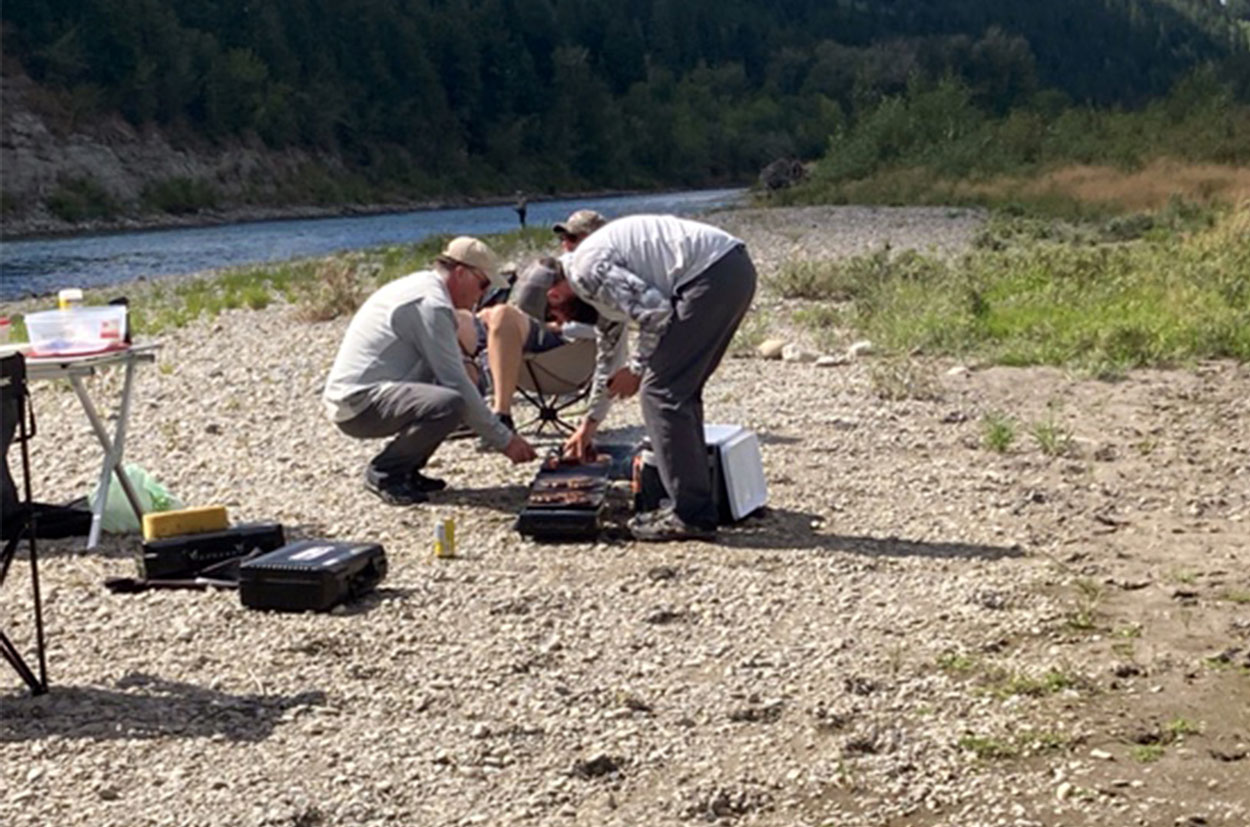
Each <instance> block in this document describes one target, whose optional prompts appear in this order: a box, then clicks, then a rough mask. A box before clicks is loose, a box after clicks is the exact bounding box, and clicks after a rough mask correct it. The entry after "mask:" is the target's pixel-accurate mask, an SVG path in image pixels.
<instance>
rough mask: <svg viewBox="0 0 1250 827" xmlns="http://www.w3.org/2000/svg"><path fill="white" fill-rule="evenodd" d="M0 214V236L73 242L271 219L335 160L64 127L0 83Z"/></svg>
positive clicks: (27, 91)
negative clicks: (86, 236)
mask: <svg viewBox="0 0 1250 827" xmlns="http://www.w3.org/2000/svg"><path fill="white" fill-rule="evenodd" d="M0 96H2V99H0V191H2V193H3V195H2V199H0V207H2V209H3V224H2V230H3V234H4V235H6V236H13V235H22V234H31V233H58V232H76V231H84V230H98V229H120V228H131V227H147V226H161V225H177V224H191V223H204V222H205V221H213V220H226V219H229V220H236V219H240V218H249V217H254V218H261V217H268V216H269V215H271V214H301V213H306V214H316V213H321V212H327V211H332V210H333V209H335V208H332V207H329V206H324V205H323V206H320V207H319V206H316V205H315V204H312V205H310V206H308V207H306V208H301V207H300V206H299V205H298V203H296V205H295V206H291V199H290V194H289V193H285V192H284V191H283V188H284V186H288V187H289V185H290V183H291V182H296V181H299V180H301V178H304V179H306V178H307V176H308V173H309V171H310V170H316V172H317V174H318V175H322V176H325V175H328V174H329V175H332V174H333V173H334V172H336V171H337V172H339V173H341V172H342V165H341V163H340V162H339V161H338V159H336V158H332V157H326V156H315V155H312V154H310V153H306V152H302V151H297V150H284V151H282V152H275V151H273V150H270V149H268V148H266V147H265V146H264V145H263V144H262V143H260V142H259V141H254V142H250V143H249V142H237V141H236V142H233V143H230V144H221V145H218V144H209V143H207V142H204V141H188V142H180V143H179V144H178V145H175V144H174V143H172V142H171V141H170V140H169V138H168V137H167V136H166V135H165V134H163V133H162V132H160V131H159V130H157V129H154V128H153V129H142V130H140V129H136V128H135V127H134V126H132V125H131V124H129V123H127V122H126V121H125V120H124V119H122V118H121V117H119V116H111V117H107V118H105V119H103V120H101V121H99V122H96V123H92V124H91V125H89V126H68V127H66V126H64V124H65V123H66V122H67V121H69V120H70V119H69V118H68V117H67V116H65V113H64V112H63V111H60V110H58V108H57V106H56V105H55V103H54V102H53V103H48V102H45V101H44V97H43V93H42V92H41V90H39V89H38V87H36V85H35V84H34V83H33V82H32V81H31V80H30V79H29V78H27V77H25V76H23V75H15V76H9V75H7V74H6V75H5V76H4V77H3V78H0Z"/></svg>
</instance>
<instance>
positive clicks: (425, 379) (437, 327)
mask: <svg viewBox="0 0 1250 827" xmlns="http://www.w3.org/2000/svg"><path fill="white" fill-rule="evenodd" d="M501 284H503V280H502V278H501V277H500V276H499V273H498V267H497V265H496V259H495V255H494V253H493V252H491V249H490V248H489V247H488V246H486V244H484V243H483V242H481V241H479V240H478V239H475V238H469V237H467V236H461V237H460V238H456V239H454V240H452V241H451V242H450V243H449V244H448V245H447V247H446V248H445V249H444V250H443V253H442V254H441V255H440V256H439V257H438V258H437V259H436V260H435V262H434V266H433V269H431V270H421V271H418V272H416V273H412V274H410V275H407V276H404V277H403V278H400V279H396V280H395V281H393V282H391V283H390V284H387V285H385V286H384V287H382V288H381V289H380V290H378V291H377V292H376V293H374V294H373V295H372V296H370V297H369V298H368V299H367V300H366V301H365V303H364V304H363V305H361V307H360V309H359V310H358V311H356V315H355V316H353V317H352V321H351V324H349V325H348V328H347V334H346V336H344V338H343V343H342V345H340V347H339V352H338V356H337V357H336V358H335V360H334V366H333V367H332V368H331V369H330V375H329V377H328V378H327V379H326V386H325V391H324V392H323V394H322V400H323V402H324V404H325V408H326V413H327V415H328V416H329V417H330V419H331V420H333V421H334V423H335V425H337V426H338V428H339V430H341V431H342V432H343V433H345V434H347V435H348V436H351V437H355V438H358V439H373V438H378V437H387V436H393V437H394V439H392V440H391V441H390V443H388V444H387V446H386V447H385V448H384V449H383V450H382V452H381V453H379V454H378V455H377V456H375V457H374V458H373V459H372V461H370V463H369V467H368V468H367V469H366V470H365V487H366V488H367V489H368V490H370V491H372V492H373V493H374V494H376V495H377V496H379V497H380V498H381V499H382V500H383V501H384V502H387V503H389V504H391V505H412V504H414V503H419V502H423V501H425V500H426V499H428V492H429V491H435V490H438V489H441V488H443V487H444V485H445V483H444V482H443V481H442V480H435V479H431V478H430V477H427V476H425V475H424V474H422V473H421V469H422V468H424V467H425V464H426V462H427V461H428V460H429V458H430V456H431V455H432V454H433V453H434V451H435V449H437V448H438V446H439V445H440V444H442V442H443V440H444V439H446V438H447V436H448V435H449V434H450V433H451V432H452V430H454V429H455V428H456V426H457V425H459V424H460V423H461V422H465V423H467V424H468V425H469V426H470V427H471V428H472V429H473V430H474V431H476V432H477V433H478V434H479V435H480V436H481V437H482V439H483V441H484V442H485V443H486V444H487V445H489V446H490V447H492V448H495V449H496V450H499V451H501V452H503V453H504V454H505V455H506V456H507V457H508V458H509V459H510V460H512V461H513V462H518V463H519V462H527V461H529V460H532V459H534V457H535V453H534V449H533V448H532V447H531V446H530V444H529V443H528V442H526V441H525V440H524V439H522V438H521V437H519V436H517V435H516V434H515V433H513V432H512V431H511V430H509V429H508V428H507V427H506V426H505V425H504V424H503V423H502V422H500V421H499V419H498V418H497V417H496V416H495V415H494V414H493V413H491V411H490V409H489V408H487V407H486V403H485V402H484V401H483V400H482V397H481V395H480V394H479V393H478V391H477V388H476V386H475V385H474V384H473V382H472V380H471V379H470V378H469V375H468V374H467V373H466V371H465V366H464V360H463V357H462V353H461V350H460V345H459V340H458V339H457V335H456V334H457V318H456V310H457V309H460V310H469V309H471V308H472V307H473V306H474V305H476V304H477V303H478V301H480V300H481V298H482V294H483V293H484V292H485V291H486V290H487V289H488V288H489V287H491V286H492V285H496V286H498V285H501Z"/></svg>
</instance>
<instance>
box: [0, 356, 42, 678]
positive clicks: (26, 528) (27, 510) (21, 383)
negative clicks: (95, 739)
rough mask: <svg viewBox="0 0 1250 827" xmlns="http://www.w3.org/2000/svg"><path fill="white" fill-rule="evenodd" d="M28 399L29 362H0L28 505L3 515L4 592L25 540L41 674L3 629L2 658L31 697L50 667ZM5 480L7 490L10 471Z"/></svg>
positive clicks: (4, 410)
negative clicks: (37, 547)
mask: <svg viewBox="0 0 1250 827" xmlns="http://www.w3.org/2000/svg"><path fill="white" fill-rule="evenodd" d="M27 397H28V393H27V387H26V360H25V358H24V357H23V356H22V355H21V354H14V355H12V356H8V357H5V358H4V359H2V360H0V420H2V421H3V422H2V424H3V427H4V433H3V437H4V438H3V443H4V448H6V449H7V447H8V443H9V440H10V439H11V438H12V436H13V430H15V431H16V441H17V443H18V444H19V445H21V454H22V475H23V477H24V491H23V493H24V494H25V495H26V499H25V502H16V503H14V502H9V503H7V504H6V507H5V509H4V510H5V511H6V512H7V513H5V514H4V515H3V521H4V522H6V523H8V525H6V526H4V528H5V529H6V530H5V531H4V532H3V534H4V535H6V536H7V537H8V539H7V540H5V542H4V547H3V549H0V588H3V587H4V581H5V580H6V579H7V578H8V575H9V567H10V566H11V565H12V563H13V558H14V556H15V555H16V554H17V546H18V544H19V543H20V542H21V540H22V538H25V539H26V541H27V543H28V545H29V547H30V583H31V591H32V593H33V596H34V614H35V618H34V619H35V623H34V626H35V640H34V643H35V657H36V659H37V665H38V667H39V673H38V674H36V673H35V671H34V670H33V669H31V668H30V666H28V665H27V663H26V661H25V659H23V658H22V654H21V652H20V651H18V648H17V646H16V645H14V643H13V641H12V640H10V639H9V636H8V635H6V634H5V633H4V630H3V629H0V656H3V657H4V659H5V660H7V661H8V662H9V665H10V666H12V667H13V669H14V670H15V671H16V672H17V674H18V675H19V676H20V677H21V678H22V680H23V681H25V682H26V685H27V686H29V687H30V691H31V694H33V695H42V694H44V693H45V692H47V691H48V666H47V657H46V654H45V651H44V639H43V604H42V602H41V601H40V596H39V563H38V555H37V553H36V550H35V535H36V534H37V533H38V532H37V530H36V525H35V520H36V516H35V515H36V513H37V509H36V508H35V507H34V504H33V498H32V497H31V484H30V448H29V446H28V445H27V442H28V441H29V440H30V438H31V437H33V436H34V435H35V417H34V414H33V412H32V411H31V410H30V404H29V400H28V398H27ZM11 429H12V430H11ZM5 476H6V479H5V483H6V486H5V487H6V488H7V483H8V475H7V470H6V474H5ZM10 493H12V492H10Z"/></svg>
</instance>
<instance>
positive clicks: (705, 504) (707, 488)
mask: <svg viewBox="0 0 1250 827" xmlns="http://www.w3.org/2000/svg"><path fill="white" fill-rule="evenodd" d="M566 270H567V273H566V275H567V279H566V280H565V281H563V282H558V283H556V284H555V285H553V286H552V287H551V289H550V290H548V292H547V299H548V303H549V307H550V310H551V313H552V315H553V316H555V317H556V318H557V319H560V320H566V319H569V318H571V317H572V314H573V309H574V308H575V307H576V304H577V302H579V301H581V302H587V303H589V304H590V305H591V306H592V307H594V308H595V309H596V310H597V311H598V313H599V317H598V322H597V326H596V346H597V347H596V350H597V360H596V369H595V378H594V385H593V388H592V391H591V403H590V413H589V414H588V415H587V417H586V419H584V420H583V421H582V423H581V425H580V426H578V428H577V430H576V431H575V432H574V433H573V435H572V436H571V437H569V440H568V442H567V443H566V445H565V452H566V453H567V454H570V455H572V456H574V457H578V458H584V457H586V456H587V455H588V454H590V452H591V450H592V448H591V445H592V441H593V439H594V435H595V432H596V431H597V430H598V428H599V423H600V422H601V421H602V420H603V416H604V414H606V413H607V409H608V404H609V401H610V399H611V398H612V397H630V396H633V395H634V394H635V393H636V392H637V391H638V389H639V387H640V386H641V388H642V418H643V421H644V422H645V423H646V427H647V435H648V436H650V438H651V444H652V446H653V447H654V449H655V455H656V460H657V465H658V466H659V471H660V478H661V480H662V481H663V482H664V487H665V489H666V490H667V491H668V493H669V496H670V497H671V498H672V501H673V506H672V508H671V509H661V510H659V511H655V512H652V513H650V514H643V515H639V516H638V517H635V518H634V519H633V520H632V521H631V522H630V529H631V530H632V532H633V535H634V537H635V538H637V539H639V540H682V539H711V538H713V537H715V534H716V522H717V519H716V518H717V514H716V508H715V506H714V504H713V502H714V501H713V492H712V476H711V471H710V469H709V468H708V462H707V446H706V444H705V442H704V439H703V386H704V385H706V384H707V380H708V378H709V377H710V376H711V375H712V373H713V372H714V371H715V370H716V368H717V366H718V365H719V364H720V361H721V358H722V357H723V356H724V355H725V350H726V348H728V347H729V343H730V340H732V339H733V335H734V332H735V331H736V330H737V329H738V325H739V324H741V322H742V318H743V316H745V315H746V312H747V308H749V307H750V305H751V299H752V297H753V296H754V295H755V284H756V272H755V266H754V265H753V264H752V263H751V258H750V256H748V255H747V252H746V246H745V245H744V243H743V242H742V241H741V240H740V239H738V238H735V237H734V236H732V235H730V234H729V233H726V232H724V231H723V230H720V229H718V228H716V227H712V226H710V225H708V224H703V223H700V222H698V221H690V220H686V219H682V218H675V217H673V216H667V215H636V216H630V217H627V218H620V219H617V220H616V221H613V222H611V223H610V224H608V225H607V226H605V227H603V228H602V229H599V230H596V231H595V233H594V234H593V235H591V236H590V237H589V238H587V239H586V240H585V241H583V242H582V243H581V244H580V245H579V246H578V248H577V252H575V253H574V254H573V259H572V261H571V262H570V263H569V264H568V265H567V268H566ZM631 321H632V322H634V323H635V324H637V325H638V342H637V346H636V349H635V352H634V353H633V355H632V357H631V358H630V359H629V360H628V361H627V362H626V366H625V367H623V368H620V369H619V370H617V369H615V368H614V365H613V356H614V354H615V353H616V352H617V351H618V348H620V347H621V344H622V339H623V337H624V336H625V328H626V324H627V323H629V322H631Z"/></svg>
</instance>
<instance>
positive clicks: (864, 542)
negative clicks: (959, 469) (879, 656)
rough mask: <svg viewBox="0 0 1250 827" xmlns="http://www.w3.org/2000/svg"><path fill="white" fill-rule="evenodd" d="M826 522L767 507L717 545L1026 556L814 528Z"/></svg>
mask: <svg viewBox="0 0 1250 827" xmlns="http://www.w3.org/2000/svg"><path fill="white" fill-rule="evenodd" d="M813 522H823V518H821V517H820V516H819V515H816V514H808V513H806V512H803V511H791V510H789V509H785V508H765V509H763V510H762V511H761V512H760V513H758V514H756V515H755V516H752V517H748V518H747V519H745V520H743V521H742V522H741V523H738V524H737V525H735V526H732V527H729V528H723V529H722V530H721V532H720V537H719V540H718V542H719V543H720V544H721V545H725V546H729V547H731V548H758V549H795V548H803V549H818V550H822V551H839V552H843V553H846V554H860V555H864V556H866V557H935V558H949V557H963V558H975V559H979V560H1001V559H1003V558H1005V557H1024V556H1025V554H1024V550H1023V549H1021V548H1020V547H1019V546H986V545H980V544H978V543H960V542H948V543H935V542H928V541H921V540H904V539H902V538H899V537H862V536H853V535H841V534H825V533H822V532H819V531H816V530H814V529H813V528H812V523H813Z"/></svg>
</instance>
